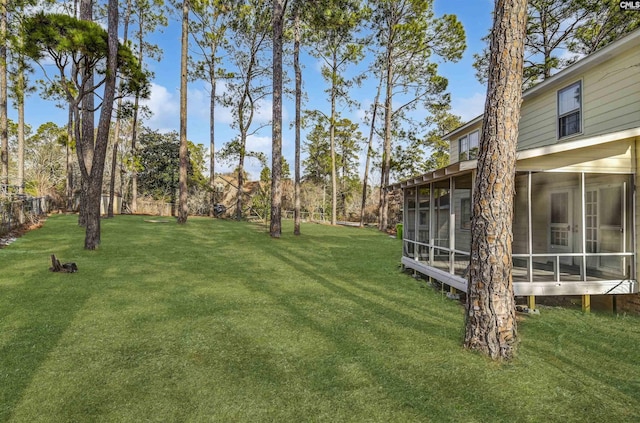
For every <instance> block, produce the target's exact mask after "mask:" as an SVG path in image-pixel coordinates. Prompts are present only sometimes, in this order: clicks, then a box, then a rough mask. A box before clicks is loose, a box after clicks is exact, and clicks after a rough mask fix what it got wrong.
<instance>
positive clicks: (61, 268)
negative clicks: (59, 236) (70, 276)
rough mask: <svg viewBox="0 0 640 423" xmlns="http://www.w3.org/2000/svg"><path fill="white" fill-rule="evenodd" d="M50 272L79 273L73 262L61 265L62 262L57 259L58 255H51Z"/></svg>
mask: <svg viewBox="0 0 640 423" xmlns="http://www.w3.org/2000/svg"><path fill="white" fill-rule="evenodd" d="M49 270H51V271H52V272H63V273H75V272H77V271H78V266H77V265H76V264H75V263H73V262H71V263H64V264H60V260H58V259H57V258H56V255H55V254H51V267H50V268H49Z"/></svg>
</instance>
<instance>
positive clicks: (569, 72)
mask: <svg viewBox="0 0 640 423" xmlns="http://www.w3.org/2000/svg"><path fill="white" fill-rule="evenodd" d="M639 45H640V28H638V29H636V30H634V31H632V32H630V33H629V34H627V35H626V36H624V37H622V38H620V39H618V40H616V41H614V42H612V43H610V44H608V45H606V46H604V47H603V48H601V49H600V50H597V51H595V52H593V53H591V54H590V55H588V56H586V57H584V58H582V59H580V60H578V61H577V62H576V63H574V64H573V65H571V66H569V67H567V68H565V69H563V70H561V71H560V72H558V73H557V74H555V75H553V76H551V77H549V78H547V79H545V80H544V81H542V82H540V83H538V84H536V85H534V86H533V87H531V88H529V89H527V90H526V91H524V92H523V93H522V99H523V100H526V99H527V98H528V97H536V96H537V95H539V94H540V93H541V92H543V91H544V90H546V89H548V88H551V87H553V86H555V85H559V84H561V83H563V82H564V81H566V80H567V79H571V78H574V77H575V74H576V73H580V72H584V71H585V70H588V69H590V68H592V67H595V66H597V65H599V64H600V63H603V62H604V61H606V60H608V59H609V58H611V57H612V56H614V55H616V54H618V53H622V52H625V51H627V50H629V49H632V48H634V47H637V46H639ZM483 117H484V113H483V114H481V115H480V116H478V117H475V118H474V119H472V120H470V121H469V122H467V123H465V124H464V125H462V126H460V127H458V128H456V129H454V130H453V131H451V132H449V133H448V134H446V135H445V136H444V137H443V139H450V138H452V137H454V136H455V135H456V134H457V133H460V132H463V131H465V130H466V129H468V128H469V127H471V126H473V125H475V124H477V123H478V122H482V119H483Z"/></svg>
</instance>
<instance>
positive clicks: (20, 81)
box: [15, 58, 25, 194]
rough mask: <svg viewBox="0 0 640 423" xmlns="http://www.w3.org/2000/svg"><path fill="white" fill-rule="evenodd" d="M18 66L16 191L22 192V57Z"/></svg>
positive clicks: (23, 84) (16, 90) (23, 80)
mask: <svg viewBox="0 0 640 423" xmlns="http://www.w3.org/2000/svg"><path fill="white" fill-rule="evenodd" d="M19 61H20V62H21V63H20V64H19V65H18V67H19V69H18V79H17V81H16V87H15V94H16V106H17V108H18V193H19V194H24V135H25V134H24V124H25V122H24V92H25V78H24V58H20V59H19Z"/></svg>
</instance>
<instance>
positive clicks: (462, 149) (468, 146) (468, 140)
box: [458, 131, 480, 160]
mask: <svg viewBox="0 0 640 423" xmlns="http://www.w3.org/2000/svg"><path fill="white" fill-rule="evenodd" d="M479 138H480V133H479V131H474V132H472V133H470V134H469V135H465V136H464V137H462V138H460V139H459V140H458V151H459V153H458V158H459V160H472V159H475V158H476V157H478V139H479Z"/></svg>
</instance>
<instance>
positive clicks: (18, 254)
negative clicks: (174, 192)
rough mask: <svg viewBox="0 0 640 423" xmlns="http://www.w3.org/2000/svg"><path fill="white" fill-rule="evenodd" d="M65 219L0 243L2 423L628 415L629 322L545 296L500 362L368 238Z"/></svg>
mask: <svg viewBox="0 0 640 423" xmlns="http://www.w3.org/2000/svg"><path fill="white" fill-rule="evenodd" d="M75 219H76V218H75V217H74V216H54V217H52V218H50V219H49V220H48V221H47V222H46V224H45V226H44V227H43V228H41V229H39V230H37V231H33V232H30V233H28V234H27V235H25V236H24V237H23V238H21V239H19V240H18V241H16V242H15V243H13V244H11V245H10V246H8V247H7V248H4V249H2V250H0V263H1V265H2V267H1V269H2V270H1V271H0V318H1V320H0V353H1V355H0V421H15V422H27V421H28V422H33V421H131V422H134V421H135V422H137V421H327V422H329V421H330V422H339V421H380V422H383V421H384V422H388V421H438V422H440V421H469V422H474V421H477V422H484V421H522V422H527V421H530V422H537V421H567V420H569V421H573V420H578V419H579V420H581V421H594V422H595V421H636V420H638V419H640V413H639V412H638V407H637V404H638V402H639V401H640V385H639V382H638V380H639V379H638V374H639V371H638V365H637V363H638V362H639V359H640V352H639V350H638V348H637V346H638V345H640V325H639V323H640V319H638V318H636V317H630V316H608V315H597V314H593V315H585V314H582V313H580V312H576V311H574V310H564V309H556V308H544V309H543V310H542V316H538V317H531V318H526V319H525V320H524V321H522V322H521V323H520V333H521V337H522V342H521V345H520V351H519V355H518V357H517V359H516V360H515V361H513V362H512V363H508V364H502V365H499V364H495V363H491V362H488V361H487V360H486V359H484V358H483V357H480V356H478V355H476V354H472V353H469V352H466V351H464V350H463V349H462V347H461V344H462V336H463V326H464V316H463V308H462V307H461V306H460V305H459V304H458V303H456V302H453V301H450V300H447V299H446V298H445V297H444V296H443V295H442V294H441V293H439V292H437V291H434V290H432V289H430V288H426V287H425V285H424V284H422V283H420V282H417V281H415V280H414V279H412V278H410V277H409V276H407V275H406V274H404V273H402V272H401V271H400V269H399V268H398V264H399V256H400V249H401V244H400V242H399V241H398V240H395V239H392V238H389V237H387V236H385V235H383V234H380V233H378V232H377V231H374V230H363V229H357V228H342V227H326V226H319V225H304V226H303V228H302V229H303V235H302V236H300V237H294V236H293V235H289V234H290V233H291V232H292V229H293V228H292V225H290V223H289V222H285V226H284V232H285V233H284V234H283V237H282V238H281V239H279V240H273V239H270V238H269V236H268V234H267V233H266V231H265V230H264V228H263V227H261V226H257V225H253V224H247V223H241V222H234V221H224V220H211V219H205V218H202V219H198V218H190V219H189V222H188V223H187V225H184V226H179V225H177V224H175V223H173V222H169V223H167V224H162V225H154V224H150V223H148V222H144V220H143V218H142V217H137V216H119V217H117V218H115V219H109V220H104V221H103V222H102V224H103V235H102V240H103V241H102V245H101V246H100V249H99V250H97V251H94V252H88V251H84V250H83V249H82V245H83V237H84V233H83V231H82V230H81V228H78V227H77V225H76V220H75ZM51 253H55V254H56V255H58V256H59V257H60V258H61V259H62V260H64V261H75V262H76V263H78V266H79V272H78V273H77V274H55V273H52V272H49V271H48V270H47V269H48V266H49V255H50V254H51Z"/></svg>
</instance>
